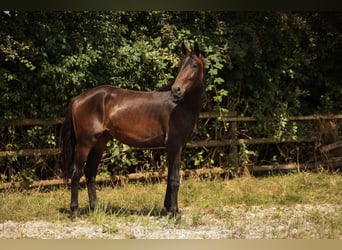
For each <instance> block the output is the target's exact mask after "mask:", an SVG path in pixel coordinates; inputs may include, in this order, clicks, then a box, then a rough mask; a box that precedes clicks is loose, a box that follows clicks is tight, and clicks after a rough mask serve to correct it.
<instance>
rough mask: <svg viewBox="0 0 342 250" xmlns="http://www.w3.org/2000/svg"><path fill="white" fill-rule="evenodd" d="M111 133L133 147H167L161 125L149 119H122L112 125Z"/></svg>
mask: <svg viewBox="0 0 342 250" xmlns="http://www.w3.org/2000/svg"><path fill="white" fill-rule="evenodd" d="M110 133H111V134H112V136H113V137H114V138H116V139H118V140H119V141H121V142H122V143H124V144H127V145H129V146H132V147H139V148H150V147H163V146H165V133H164V130H163V128H162V126H161V124H160V123H159V122H157V121H154V120H153V119H152V120H148V119H138V118H137V117H135V118H132V119H129V118H127V119H121V120H117V121H115V122H113V123H112V126H111V129H110Z"/></svg>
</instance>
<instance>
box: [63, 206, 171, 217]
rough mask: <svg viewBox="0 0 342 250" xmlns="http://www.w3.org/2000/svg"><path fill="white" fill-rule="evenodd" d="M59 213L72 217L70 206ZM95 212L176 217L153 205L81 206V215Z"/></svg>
mask: <svg viewBox="0 0 342 250" xmlns="http://www.w3.org/2000/svg"><path fill="white" fill-rule="evenodd" d="M59 213H61V214H64V215H67V216H68V218H70V219H72V216H71V211H70V209H69V208H66V207H63V208H60V209H59ZM93 213H103V214H105V215H114V216H116V217H128V216H131V215H137V216H149V217H166V216H168V217H170V218H171V217H173V216H174V217H175V216H176V215H173V214H171V213H170V212H168V211H166V209H165V208H160V207H153V208H141V209H130V208H125V207H120V206H115V205H113V204H110V203H109V204H106V205H103V204H101V203H100V204H97V205H96V207H95V209H94V210H90V208H89V207H81V208H79V217H81V218H82V217H88V216H90V215H91V214H93Z"/></svg>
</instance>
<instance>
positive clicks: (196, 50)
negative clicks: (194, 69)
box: [194, 42, 201, 56]
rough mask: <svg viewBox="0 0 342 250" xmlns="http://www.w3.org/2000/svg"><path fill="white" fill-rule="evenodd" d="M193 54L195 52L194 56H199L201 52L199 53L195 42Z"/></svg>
mask: <svg viewBox="0 0 342 250" xmlns="http://www.w3.org/2000/svg"><path fill="white" fill-rule="evenodd" d="M194 52H195V54H196V56H199V54H201V51H200V49H199V47H198V43H197V42H195V44H194Z"/></svg>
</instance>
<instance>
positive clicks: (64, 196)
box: [0, 173, 342, 238]
mask: <svg viewBox="0 0 342 250" xmlns="http://www.w3.org/2000/svg"><path fill="white" fill-rule="evenodd" d="M165 189H166V184H165V183H157V184H139V183H137V184H129V185H126V186H124V187H115V188H114V189H113V188H110V187H100V188H99V190H98V199H99V200H98V204H97V206H96V209H95V211H93V212H91V213H90V212H89V211H88V197H87V191H86V190H85V189H81V190H80V198H79V201H80V207H81V219H83V220H87V221H88V222H89V223H91V224H95V225H99V226H102V230H103V232H106V233H110V234H116V233H118V232H119V230H120V229H119V226H118V223H130V222H132V223H139V224H141V225H146V226H148V225H150V222H151V219H153V220H158V223H159V225H165V226H171V227H182V228H195V227H200V226H204V225H210V224H212V222H213V221H220V222H221V223H223V224H224V225H225V227H226V229H227V230H234V233H235V234H237V235H240V236H241V237H243V235H244V233H245V232H244V227H245V226H246V225H245V224H243V221H245V223H246V220H248V216H249V215H250V214H251V215H253V213H255V211H257V210H260V208H262V209H264V210H265V211H268V210H267V209H270V211H271V212H269V213H266V214H265V215H263V216H264V217H260V220H266V221H269V222H276V223H278V224H279V223H280V224H282V225H285V228H271V229H268V230H271V231H272V230H273V231H274V236H273V237H274V238H289V237H290V238H317V237H323V238H336V237H337V238H341V237H342V212H341V211H337V212H336V211H334V212H329V211H328V212H327V211H320V210H319V209H308V211H307V212H306V213H305V216H304V217H303V216H299V215H298V214H297V213H294V212H288V211H289V210H288V208H289V207H294V206H298V205H303V206H304V205H315V206H316V205H320V204H331V205H333V206H341V205H342V199H341V197H342V176H341V175H340V174H327V173H320V174H315V173H297V174H288V175H282V176H269V177H262V178H255V177H245V178H236V179H233V180H225V181H224V180H216V181H200V180H197V179H189V180H184V181H183V182H182V183H181V187H180V192H179V207H180V209H181V211H182V213H183V214H184V216H183V217H184V219H182V222H181V225H177V222H176V221H174V220H172V219H170V218H168V217H165V216H163V214H164V210H163V199H164V194H165ZM69 199H70V191H69V190H67V189H62V188H61V189H55V190H51V191H45V192H40V191H38V190H28V191H23V192H16V191H6V192H2V193H0V222H3V221H6V220H12V221H30V220H43V221H52V222H56V221H57V222H58V221H59V222H68V221H70V219H69V218H68V216H69V208H68V207H69ZM235 208H239V210H238V211H240V212H236V211H235V210H234V209H235ZM286 212H288V214H287V215H285V213H286ZM289 221H291V223H289ZM304 224H305V225H306V227H307V228H308V230H299V229H298V228H300V226H302V225H304ZM250 226H253V225H250ZM309 229H310V230H309ZM273 231H272V232H273ZM239 232H240V234H238V233H239ZM290 232H292V233H290ZM312 232H314V235H312ZM127 238H134V235H127Z"/></svg>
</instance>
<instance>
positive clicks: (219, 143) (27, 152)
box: [0, 113, 342, 169]
mask: <svg viewBox="0 0 342 250" xmlns="http://www.w3.org/2000/svg"><path fill="white" fill-rule="evenodd" d="M217 118H220V119H222V121H223V122H227V123H228V122H229V123H230V129H231V138H222V139H220V140H212V139H208V140H202V141H191V142H189V143H187V147H190V148H196V147H225V146H230V147H231V149H232V150H231V152H232V153H233V154H237V153H238V146H239V145H240V144H245V145H252V144H275V143H289V142H298V143H299V142H314V141H316V140H317V139H318V138H317V136H310V137H298V138H296V139H295V140H294V139H291V138H284V139H282V140H281V141H279V142H275V141H274V140H273V139H272V138H252V139H238V123H239V122H256V121H257V120H256V119H255V118H253V117H237V116H236V115H235V114H234V113H229V114H219V113H201V114H200V119H217ZM340 119H342V115H310V116H295V117H289V120H290V121H319V120H340ZM62 123H63V118H60V119H55V120H41V119H25V120H18V121H11V122H7V123H6V124H5V125H6V126H13V127H19V126H36V125H61V124H62ZM335 144H336V145H337V146H336V145H335ZM335 144H334V145H325V146H324V147H326V148H325V150H327V149H330V148H329V147H333V148H334V147H335V148H336V147H341V144H342V143H341V141H338V142H335ZM60 153H61V149H60V148H40V149H21V150H16V151H11V150H7V151H0V157H12V156H16V157H22V156H41V155H58V154H60ZM256 169H260V167H257V168H256ZM264 169H268V168H267V167H266V168H264Z"/></svg>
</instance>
